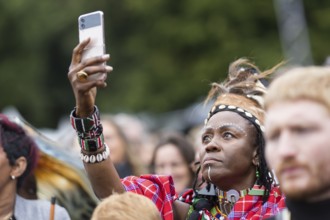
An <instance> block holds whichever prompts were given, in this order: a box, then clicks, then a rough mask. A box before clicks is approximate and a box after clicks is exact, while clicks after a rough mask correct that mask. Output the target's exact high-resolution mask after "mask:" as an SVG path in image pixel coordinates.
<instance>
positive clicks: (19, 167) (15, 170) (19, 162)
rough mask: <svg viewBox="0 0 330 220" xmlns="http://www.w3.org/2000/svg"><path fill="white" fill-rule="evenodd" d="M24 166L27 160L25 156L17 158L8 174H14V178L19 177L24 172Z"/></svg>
mask: <svg viewBox="0 0 330 220" xmlns="http://www.w3.org/2000/svg"><path fill="white" fill-rule="evenodd" d="M26 166H27V161H26V158H25V157H19V158H17V159H16V161H15V164H14V166H13V167H12V170H11V172H10V176H14V177H15V178H18V177H20V176H21V175H22V174H23V173H24V171H25V169H26Z"/></svg>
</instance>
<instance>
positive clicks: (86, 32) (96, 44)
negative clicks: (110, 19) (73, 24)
mask: <svg viewBox="0 0 330 220" xmlns="http://www.w3.org/2000/svg"><path fill="white" fill-rule="evenodd" d="M78 25H79V42H82V41H83V40H85V39H87V38H90V39H91V41H90V42H89V44H88V45H87V46H86V48H85V50H84V52H83V55H82V60H85V59H87V58H91V57H96V56H101V55H104V54H105V41H104V21H103V12H102V11H95V12H91V13H87V14H83V15H80V16H79V17H78Z"/></svg>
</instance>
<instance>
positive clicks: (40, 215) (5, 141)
mask: <svg viewBox="0 0 330 220" xmlns="http://www.w3.org/2000/svg"><path fill="white" fill-rule="evenodd" d="M37 161H38V148H37V146H36V144H35V143H34V141H33V140H32V139H31V138H30V137H29V136H28V135H27V134H26V133H25V131H24V130H23V128H22V127H20V126H19V125H17V124H16V123H14V122H12V121H10V120H9V118H8V117H7V116H6V115H3V114H0V171H1V172H0V173H1V176H0V207H1V208H0V219H5V220H8V219H10V220H14V219H18V220H20V219H34V220H44V219H49V218H50V214H51V202H50V201H43V200H28V199H25V198H23V197H21V196H19V195H18V191H19V189H20V188H21V187H22V184H23V182H24V180H25V178H26V177H28V176H29V175H30V174H31V173H32V172H33V170H34V168H35V167H36V165H37ZM54 217H55V218H54V219H58V220H63V219H64V220H65V219H70V217H69V214H68V212H67V211H66V210H65V209H64V208H62V207H60V206H59V205H56V206H55V212H54Z"/></svg>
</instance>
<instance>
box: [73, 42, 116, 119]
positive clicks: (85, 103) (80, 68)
mask: <svg viewBox="0 0 330 220" xmlns="http://www.w3.org/2000/svg"><path fill="white" fill-rule="evenodd" d="M89 42H90V39H86V40H85V41H83V42H81V43H80V44H78V45H77V46H76V47H75V48H74V49H73V53H72V60H71V64H70V67H69V73H68V78H69V81H70V83H71V86H72V89H73V93H74V96H75V100H76V108H77V109H76V114H77V116H79V117H87V116H89V115H90V114H91V113H92V112H93V110H94V105H95V98H96V93H97V88H104V87H106V86H107V83H106V79H107V74H108V73H110V72H111V71H112V70H113V68H112V67H111V66H108V65H105V63H106V62H107V61H108V60H109V59H110V55H109V54H105V55H103V56H98V57H93V58H90V59H86V60H84V61H82V60H81V58H82V54H83V53H84V49H85V47H86V46H87V45H88V43H89Z"/></svg>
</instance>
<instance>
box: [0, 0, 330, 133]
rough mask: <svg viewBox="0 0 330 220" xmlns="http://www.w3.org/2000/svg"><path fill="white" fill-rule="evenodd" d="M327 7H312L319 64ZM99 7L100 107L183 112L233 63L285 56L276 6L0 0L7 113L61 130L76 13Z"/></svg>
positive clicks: (264, 63)
mask: <svg viewBox="0 0 330 220" xmlns="http://www.w3.org/2000/svg"><path fill="white" fill-rule="evenodd" d="M329 5H330V3H328V2H327V1H323V2H322V4H319V3H318V2H316V1H309V2H308V3H307V2H306V9H305V11H306V16H307V19H308V20H307V22H308V25H309V33H310V39H311V45H312V50H313V56H314V60H315V61H316V62H317V64H320V63H322V62H323V61H324V59H325V57H326V56H327V55H328V51H327V47H325V46H324V45H327V39H328V38H329V31H328V30H327V29H328V27H329V24H328V23H329V21H330V19H328V17H329V15H330V9H329ZM94 10H103V11H104V13H105V25H106V43H107V51H108V52H109V53H110V54H111V57H112V58H111V62H110V64H111V65H113V67H114V71H113V73H112V74H111V75H110V76H109V78H108V85H109V86H108V87H107V88H106V89H103V90H101V91H100V92H99V96H98V100H97V104H98V105H99V106H100V108H101V109H102V110H103V111H109V112H120V111H124V112H142V111H147V112H153V113H161V112H167V111H172V110H176V109H180V108H184V107H187V106H188V105H190V104H192V103H193V102H196V101H197V100H200V99H201V97H204V96H205V95H206V94H207V91H208V89H209V83H210V82H213V81H218V80H221V79H223V78H224V77H225V75H226V72H227V68H228V64H229V63H230V62H232V61H234V60H235V59H236V58H239V57H248V58H251V59H252V60H254V61H255V62H256V64H257V65H259V66H260V68H261V69H266V68H270V67H272V66H273V65H275V64H277V63H278V62H279V61H281V60H282V59H284V57H283V55H282V51H281V44H280V39H279V34H278V28H277V23H276V17H275V11H274V8H273V2H272V1H261V0H256V1H211V0H203V1H196V0H189V1H188V0H181V1H176V0H166V1H165V0H134V1H128V0H121V1H118V0H103V1H101V0H99V1H81V0H70V1H39V2H37V3H36V2H35V1H28V0H25V1H23V0H12V1H2V2H1V3H0V13H1V16H2V19H0V33H1V40H2V43H1V44H0V71H1V74H0V80H1V82H2V86H1V87H0V92H1V94H2V99H1V103H0V108H1V109H2V108H4V107H5V106H8V105H13V106H16V107H17V108H18V110H19V111H20V112H21V113H22V114H23V116H24V117H25V118H26V119H27V120H28V121H30V122H31V123H32V124H34V125H36V126H37V127H41V126H49V127H54V126H56V125H57V122H58V120H59V118H60V117H61V116H63V115H68V114H69V112H70V110H71V109H72V108H73V106H74V99H73V94H72V91H71V88H70V85H69V83H68V80H67V75H66V74H67V70H68V66H69V64H70V57H71V52H72V49H73V48H74V46H75V45H76V44H77V42H78V31H77V17H78V16H79V15H80V14H82V13H86V12H90V11H94ZM7 94H8V95H7Z"/></svg>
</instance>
